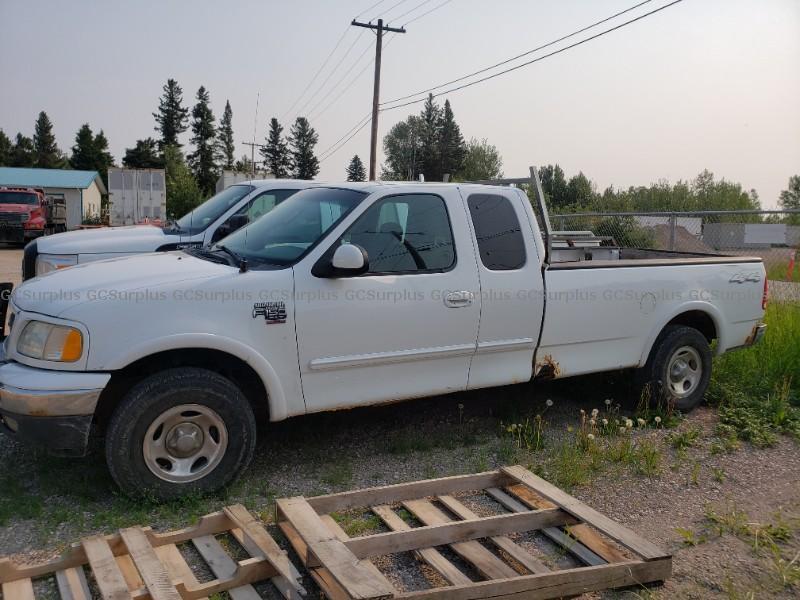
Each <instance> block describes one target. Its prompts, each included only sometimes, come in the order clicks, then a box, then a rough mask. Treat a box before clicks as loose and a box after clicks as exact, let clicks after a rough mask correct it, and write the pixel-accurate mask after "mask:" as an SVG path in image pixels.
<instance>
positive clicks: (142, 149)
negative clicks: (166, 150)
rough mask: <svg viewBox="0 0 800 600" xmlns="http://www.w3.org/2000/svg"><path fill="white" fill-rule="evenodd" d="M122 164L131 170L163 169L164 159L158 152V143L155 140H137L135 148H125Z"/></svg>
mask: <svg viewBox="0 0 800 600" xmlns="http://www.w3.org/2000/svg"><path fill="white" fill-rule="evenodd" d="M122 164H123V165H124V166H126V167H128V168H130V169H161V168H163V167H164V159H163V158H162V157H161V155H160V154H159V152H158V143H157V142H156V141H155V140H154V139H153V138H145V139H143V140H136V145H135V146H134V147H133V148H125V156H124V158H123V159H122Z"/></svg>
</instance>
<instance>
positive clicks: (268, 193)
mask: <svg viewBox="0 0 800 600" xmlns="http://www.w3.org/2000/svg"><path fill="white" fill-rule="evenodd" d="M312 185H315V184H314V182H311V181H303V180H292V179H265V180H258V181H247V182H244V183H239V184H236V185H232V186H230V187H228V188H226V189H224V190H222V191H221V192H220V193H218V194H216V195H215V196H213V197H211V198H209V199H208V200H206V201H205V202H204V203H203V204H201V205H200V206H198V207H197V208H195V209H194V210H193V211H192V212H190V213H188V214H186V215H184V216H183V217H181V218H180V219H178V220H177V221H175V222H174V223H170V224H168V225H167V226H166V227H156V226H154V225H131V226H125V227H101V228H98V229H86V230H80V231H69V232H66V233H60V234H57V235H51V236H48V237H43V238H39V239H37V240H34V241H32V242H30V243H29V244H28V245H27V246H26V247H25V252H24V254H23V259H22V280H23V281H25V280H28V279H31V278H32V277H35V276H38V275H43V274H45V273H48V272H50V271H54V270H56V269H61V268H64V267H70V266H73V265H77V264H83V263H87V262H92V261H95V260H103V259H106V258H116V257H120V256H125V255H130V254H142V253H145V252H164V251H167V250H175V249H177V248H179V247H188V246H210V245H211V244H215V243H216V242H218V241H219V240H221V239H222V238H224V237H225V236H227V235H230V234H231V233H233V232H234V231H236V230H237V229H239V228H240V227H243V226H244V225H246V224H247V223H249V222H250V221H252V220H254V219H257V218H258V217H260V216H263V215H265V214H266V213H268V212H269V211H270V210H272V209H273V208H275V206H277V205H278V204H280V203H281V202H283V201H284V200H285V199H286V198H288V197H289V196H291V195H292V194H294V193H295V192H297V191H298V190H302V189H305V188H307V187H310V186H312Z"/></svg>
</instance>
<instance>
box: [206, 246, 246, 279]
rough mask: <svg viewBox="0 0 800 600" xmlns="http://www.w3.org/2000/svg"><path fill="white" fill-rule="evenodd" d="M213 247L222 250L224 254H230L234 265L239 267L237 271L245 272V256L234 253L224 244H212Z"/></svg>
mask: <svg viewBox="0 0 800 600" xmlns="http://www.w3.org/2000/svg"><path fill="white" fill-rule="evenodd" d="M214 249H216V250H222V251H223V252H224V253H225V254H227V255H228V256H230V257H231V258H232V259H233V260H234V261H235V262H236V266H237V267H239V272H240V273H245V272H247V259H246V258H244V257H243V256H240V255H238V254H236V252H234V251H233V250H231V249H230V248H228V247H227V246H225V245H224V244H217V245H216V246H214Z"/></svg>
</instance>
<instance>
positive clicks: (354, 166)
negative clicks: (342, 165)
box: [347, 154, 367, 181]
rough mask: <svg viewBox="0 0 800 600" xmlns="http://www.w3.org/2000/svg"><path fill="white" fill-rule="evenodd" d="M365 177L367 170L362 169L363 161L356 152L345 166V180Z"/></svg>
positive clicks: (356, 179)
mask: <svg viewBox="0 0 800 600" xmlns="http://www.w3.org/2000/svg"><path fill="white" fill-rule="evenodd" d="M366 178H367V172H366V171H365V170H364V163H363V162H361V159H360V158H359V157H358V154H356V155H355V156H354V157H353V158H352V160H351V161H350V165H349V166H348V167H347V181H364V180H366Z"/></svg>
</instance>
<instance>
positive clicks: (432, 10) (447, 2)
mask: <svg viewBox="0 0 800 600" xmlns="http://www.w3.org/2000/svg"><path fill="white" fill-rule="evenodd" d="M452 1H453V0H444V2H442V3H441V4H440V5H438V6H434V7H433V8H432V9H430V10H429V11H427V12H424V13H422V14H421V15H417V16H416V17H414V18H413V19H411V20H410V21H408V22H407V23H403V27H405V26H406V25H411V24H412V23H413V22H414V21H418V20H419V19H421V18H422V17H424V16H427V15H429V14H431V13H432V12H434V11H437V10H439V9H440V8H442V7H443V6H444V5H445V4H450V3H451V2H452Z"/></svg>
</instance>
